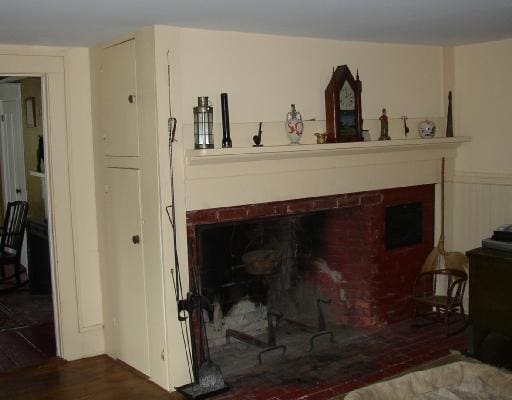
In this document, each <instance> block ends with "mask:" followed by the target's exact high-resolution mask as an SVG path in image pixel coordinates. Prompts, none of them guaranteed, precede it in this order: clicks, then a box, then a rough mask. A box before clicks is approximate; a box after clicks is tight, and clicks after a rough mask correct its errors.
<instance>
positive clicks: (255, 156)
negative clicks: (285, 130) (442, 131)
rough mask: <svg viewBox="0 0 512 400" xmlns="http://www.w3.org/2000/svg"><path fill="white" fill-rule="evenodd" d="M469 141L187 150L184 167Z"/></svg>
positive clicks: (455, 144) (450, 145)
mask: <svg viewBox="0 0 512 400" xmlns="http://www.w3.org/2000/svg"><path fill="white" fill-rule="evenodd" d="M469 141H471V138H470V137H468V136H457V137H448V138H447V137H442V138H430V139H402V140H388V141H369V142H350V143H328V144H301V145H286V146H262V147H234V148H229V149H226V148H224V149H222V148H221V149H205V150H187V151H186V154H185V155H186V160H187V165H189V166H194V165H207V164H218V163H221V164H224V163H232V162H247V161H263V160H279V159H281V160H284V159H291V158H301V157H306V158H309V157H326V156H327V157H328V156H340V155H345V154H346V155H349V154H376V153H386V152H397V151H408V150H421V149H424V150H427V149H434V148H446V149H453V148H456V147H458V146H459V145H460V144H462V143H465V142H469Z"/></svg>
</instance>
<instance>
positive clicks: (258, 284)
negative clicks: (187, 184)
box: [187, 185, 434, 346]
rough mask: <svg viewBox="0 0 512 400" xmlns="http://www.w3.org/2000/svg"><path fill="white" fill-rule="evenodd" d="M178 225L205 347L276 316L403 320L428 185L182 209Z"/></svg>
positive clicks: (424, 239)
mask: <svg viewBox="0 0 512 400" xmlns="http://www.w3.org/2000/svg"><path fill="white" fill-rule="evenodd" d="M187 228H188V240H189V265H190V266H192V267H194V270H195V271H197V276H198V279H199V281H200V286H201V288H202V292H203V294H204V295H206V296H207V297H208V298H209V300H210V301H211V302H212V303H213V304H214V305H215V311H214V313H213V319H212V320H211V321H210V323H209V324H208V333H209V338H210V343H211V345H212V346H215V345H220V344H222V343H225V342H226V336H228V337H229V336H230V333H231V331H234V332H235V333H234V334H233V335H232V337H234V338H235V339H240V337H241V336H243V335H244V334H248V335H250V336H251V337H257V336H258V335H260V334H268V332H269V329H270V330H275V329H276V328H278V325H279V321H280V320H285V319H286V320H291V321H294V322H298V323H300V324H304V326H309V327H316V328H317V330H319V329H320V326H319V325H321V323H320V322H319V321H321V320H323V322H324V326H323V328H325V329H328V327H329V326H350V327H354V328H367V327H374V326H379V325H385V324H388V323H391V322H396V321H400V320H404V319H406V318H408V317H409V316H410V306H409V302H408V297H409V296H410V295H411V293H412V286H413V283H414V280H415V278H416V276H417V274H418V273H419V271H420V268H421V265H422V263H423V261H424V260H425V257H426V256H427V254H428V253H429V251H430V250H431V249H432V247H433V236H434V185H421V186H412V187H403V188H393V189H386V190H379V191H371V192H361V193H351V194H341V195H336V196H325V197H317V198H308V199H294V200H289V201H281V202H273V203H265V204H250V205H242V206H235V207H226V208H218V209H209V210H197V211H190V212H188V213H187ZM389 236H391V237H389ZM275 333H276V332H274V334H275ZM237 335H238V336H237ZM277 335H278V333H277ZM228 339H229V338H228Z"/></svg>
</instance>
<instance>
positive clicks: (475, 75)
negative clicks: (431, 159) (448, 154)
mask: <svg viewBox="0 0 512 400" xmlns="http://www.w3.org/2000/svg"><path fill="white" fill-rule="evenodd" d="M454 62H455V90H456V93H455V96H454V110H455V122H456V129H457V133H459V134H461V133H462V132H463V133H464V134H465V135H470V136H471V137H473V142H472V143H471V144H469V145H467V146H466V147H465V148H464V150H463V151H461V152H460V156H459V158H458V160H457V169H458V170H459V171H465V172H489V173H503V174H507V173H508V174H510V173H512V157H511V154H510V149H512V134H511V128H512V118H511V116H510V115H511V114H510V113H511V108H510V107H511V106H510V105H511V104H512V77H511V75H510V71H512V39H508V40H502V41H498V42H489V43H483V44H475V45H467V46H459V47H456V48H455V60H454Z"/></svg>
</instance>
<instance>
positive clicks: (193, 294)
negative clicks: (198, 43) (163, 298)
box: [165, 52, 229, 400]
mask: <svg viewBox="0 0 512 400" xmlns="http://www.w3.org/2000/svg"><path fill="white" fill-rule="evenodd" d="M167 57H169V52H167ZM167 79H168V81H167V83H168V89H169V120H168V128H169V172H170V186H171V204H170V205H169V206H167V207H166V208H165V210H166V212H167V216H168V218H169V222H170V225H171V230H172V242H173V246H174V272H173V270H172V269H171V274H172V280H173V285H174V290H175V294H176V304H177V308H178V321H179V322H180V326H181V333H182V338H183V344H184V346H185V353H186V356H187V363H188V365H189V374H190V375H191V380H193V382H192V383H189V384H187V385H184V386H180V387H176V390H177V391H178V392H179V393H181V394H183V395H184V396H185V397H186V398H187V399H190V400H196V399H197V400H199V399H204V398H207V397H210V396H213V395H215V394H218V393H220V392H223V391H226V390H228V389H229V386H227V385H226V383H225V382H224V377H223V376H222V372H221V370H220V368H219V367H218V366H217V365H215V364H214V363H213V362H212V360H211V357H210V349H209V346H208V337H207V335H206V326H205V321H204V317H203V309H204V308H206V309H207V310H208V311H210V310H211V304H210V302H209V301H208V299H207V298H206V297H205V296H203V295H202V294H201V289H200V287H199V284H198V282H197V275H196V273H195V270H194V269H193V270H192V271H193V277H192V278H193V289H192V290H190V291H189V292H188V293H187V294H186V296H185V297H184V296H183V293H184V291H183V286H182V282H181V272H180V262H179V255H178V247H177V239H176V202H175V196H174V164H173V147H174V143H175V142H176V139H175V134H176V125H177V121H176V118H174V117H173V116H172V110H171V73H170V63H169V60H168V62H167ZM193 313H197V314H198V315H199V318H198V320H199V341H200V343H201V345H202V346H204V349H205V354H204V356H205V360H204V362H203V363H201V365H200V366H199V368H197V367H195V366H194V359H195V358H194V351H193V347H192V346H191V343H190V336H192V339H193V340H194V341H193V343H194V344H195V343H196V342H195V338H194V330H193V329H192V326H190V327H189V326H188V325H187V324H186V323H185V322H186V320H187V319H188V322H189V324H191V323H192V321H191V320H192V318H190V316H191V315H193ZM183 326H185V328H184V327H183ZM188 328H190V336H189V332H188ZM184 329H185V330H184ZM195 360H197V359H195ZM191 364H192V369H193V377H192V374H191V373H190V366H191Z"/></svg>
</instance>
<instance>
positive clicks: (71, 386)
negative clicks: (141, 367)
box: [0, 356, 182, 400]
mask: <svg viewBox="0 0 512 400" xmlns="http://www.w3.org/2000/svg"><path fill="white" fill-rule="evenodd" d="M176 396H177V395H176V394H170V393H168V392H167V391H165V390H163V389H162V388H160V387H159V386H157V385H156V384H154V383H152V382H150V381H148V380H147V379H146V378H144V377H142V376H140V375H139V374H137V373H136V372H134V371H133V370H132V369H131V368H129V367H127V366H125V365H124V364H122V363H119V362H117V361H115V360H113V359H111V358H109V357H107V356H98V357H91V358H85V359H82V360H77V361H71V362H66V361H63V360H61V359H58V358H54V359H52V360H49V361H47V362H46V363H45V364H43V365H40V366H35V367H27V368H22V369H18V370H15V371H11V372H7V373H3V374H0V400H7V399H8V400H33V399H38V400H50V399H51V400H89V399H97V400H132V399H133V400H160V399H167V400H182V398H181V396H178V397H176Z"/></svg>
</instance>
